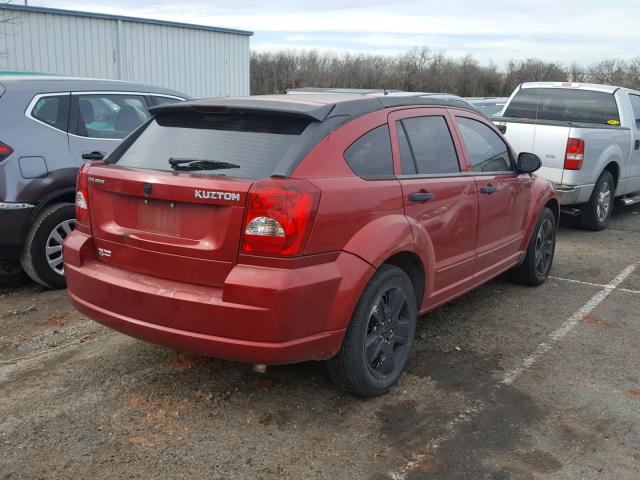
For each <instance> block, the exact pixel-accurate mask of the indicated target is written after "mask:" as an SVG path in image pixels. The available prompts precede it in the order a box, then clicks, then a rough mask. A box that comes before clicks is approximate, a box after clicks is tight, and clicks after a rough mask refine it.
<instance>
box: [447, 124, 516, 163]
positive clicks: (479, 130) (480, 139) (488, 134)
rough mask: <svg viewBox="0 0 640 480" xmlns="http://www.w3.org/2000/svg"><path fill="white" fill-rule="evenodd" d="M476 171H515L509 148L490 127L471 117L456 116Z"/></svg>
mask: <svg viewBox="0 0 640 480" xmlns="http://www.w3.org/2000/svg"><path fill="white" fill-rule="evenodd" d="M456 122H457V123H458V128H459V129H460V133H461V134H462V139H463V141H464V143H465V145H466V147H467V152H468V153H469V160H470V161H471V168H472V170H473V171H474V172H506V171H508V172H510V171H513V167H512V165H511V158H510V156H509V149H508V148H507V145H506V144H505V143H504V141H502V139H501V138H500V137H499V136H498V135H497V134H496V133H495V132H494V131H493V130H491V129H490V128H489V127H487V126H486V125H484V124H482V123H481V122H478V121H476V120H472V119H470V118H464V117H456Z"/></svg>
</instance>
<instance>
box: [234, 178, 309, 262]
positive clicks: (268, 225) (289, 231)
mask: <svg viewBox="0 0 640 480" xmlns="http://www.w3.org/2000/svg"><path fill="white" fill-rule="evenodd" d="M319 200H320V191H319V190H318V189H317V188H316V187H314V186H313V185H312V184H310V183H309V182H307V181H305V180H293V179H286V180H264V181H259V182H256V183H255V184H254V185H253V186H252V187H251V190H249V199H248V201H247V212H246V216H245V221H244V227H243V236H242V251H243V252H244V253H253V254H268V255H286V256H292V255H296V254H299V253H301V252H302V251H303V249H304V247H305V244H306V242H307V240H308V238H309V234H310V233H311V228H312V226H313V222H314V220H315V216H316V212H317V210H318V202H319Z"/></svg>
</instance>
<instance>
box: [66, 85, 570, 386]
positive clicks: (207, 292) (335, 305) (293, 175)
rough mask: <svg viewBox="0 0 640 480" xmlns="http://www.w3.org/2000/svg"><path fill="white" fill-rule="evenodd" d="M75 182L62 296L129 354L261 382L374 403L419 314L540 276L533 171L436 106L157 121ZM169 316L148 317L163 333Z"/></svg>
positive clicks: (486, 130) (236, 112)
mask: <svg viewBox="0 0 640 480" xmlns="http://www.w3.org/2000/svg"><path fill="white" fill-rule="evenodd" d="M152 112H153V113H154V118H153V120H152V121H151V122H149V123H148V124H146V126H145V127H144V128H141V129H139V130H137V131H136V133H135V134H134V135H131V136H129V137H128V138H127V139H126V140H125V141H124V142H123V144H122V145H121V147H120V148H118V150H117V152H114V154H113V155H111V156H110V157H109V158H108V159H107V160H106V161H105V162H97V163H94V164H86V165H85V166H84V167H83V168H82V170H81V171H80V173H79V175H78V194H77V201H76V208H77V215H76V216H77V222H78V224H77V228H76V230H75V231H73V232H72V233H71V235H69V237H67V239H66V240H65V242H64V249H65V268H66V271H67V276H68V283H69V288H68V290H67V292H68V295H69V297H70V298H71V301H72V303H73V305H74V306H75V307H76V308H77V309H78V310H79V311H81V312H82V313H84V314H86V315H87V316H88V317H90V318H93V319H94V320H96V321H99V322H101V323H103V324H105V325H107V326H109V327H111V328H114V329H116V330H119V331H122V332H124V333H127V334H129V335H132V336H134V337H137V338H141V339H145V340H149V341H152V342H156V343H160V344H163V345H167V346H171V347H173V348H178V349H180V350H187V351H192V352H196V353H200V354H205V355H209V356H212V357H218V358H226V359H231V360H239V361H244V362H250V363H254V364H257V367H260V368H259V369H262V367H264V365H266V364H283V363H292V362H300V361H306V360H327V368H328V371H329V374H330V376H331V378H332V379H333V380H334V381H335V382H336V384H337V385H339V386H340V387H341V388H344V389H346V390H349V391H351V392H355V393H358V394H361V395H371V396H373V395H380V394H382V393H384V392H385V391H387V390H388V389H389V388H390V387H391V386H392V385H393V384H394V383H395V382H396V381H397V380H398V378H399V376H400V374H401V372H402V371H403V369H404V366H405V363H406V361H407V358H408V356H409V352H410V349H411V345H412V342H413V337H414V333H415V328H416V321H417V316H418V314H423V313H426V312H427V311H430V310H432V309H434V308H436V307H438V306H440V305H442V304H444V303H447V302H449V301H450V300H452V299H453V298H455V297H457V296H459V295H462V294H464V293H465V292H467V291H469V290H470V289H472V288H474V287H476V286H478V285H480V284H481V283H483V282H486V281H488V280H490V279H492V278H494V277H495V276H497V275H499V274H500V273H502V272H505V271H507V270H510V269H511V270H513V275H514V277H515V278H516V279H518V280H519V281H521V282H523V283H527V284H530V285H539V284H540V283H542V282H544V281H545V280H546V278H547V276H548V274H549V271H550V269H551V264H552V261H553V254H554V248H555V231H556V226H557V222H558V217H559V207H558V202H557V196H556V193H555V190H554V188H553V185H552V184H551V182H549V181H547V180H544V179H542V178H539V177H536V176H535V175H532V174H531V173H532V172H533V171H534V170H536V169H537V168H539V166H540V159H538V158H537V157H536V156H535V155H532V154H527V153H521V154H520V155H519V157H517V158H516V157H515V155H514V154H513V152H512V150H511V148H510V147H509V145H508V143H507V142H506V141H505V140H504V138H503V137H502V135H501V134H500V132H499V131H498V130H497V128H496V127H495V126H494V125H493V124H492V123H491V122H490V121H489V119H487V118H486V117H485V116H483V115H481V114H479V113H478V112H477V111H475V110H473V109H472V108H471V107H470V106H469V105H467V104H466V103H464V102H460V101H458V100H457V99H454V98H444V97H443V96H442V95H402V96H399V95H398V96H391V95H380V96H372V95H344V94H340V95H334V94H329V95H324V96H322V95H318V94H314V95H307V96H304V95H296V96H295V97H293V96H292V95H282V96H258V97H243V98H219V99H207V100H196V101H192V102H184V103H180V104H174V105H167V106H162V107H156V108H155V109H153V110H152ZM159 312H161V313H162V314H161V315H159V314H158V313H159Z"/></svg>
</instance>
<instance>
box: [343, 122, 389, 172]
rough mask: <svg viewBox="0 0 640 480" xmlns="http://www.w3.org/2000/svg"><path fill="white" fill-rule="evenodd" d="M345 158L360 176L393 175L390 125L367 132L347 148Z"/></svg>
mask: <svg viewBox="0 0 640 480" xmlns="http://www.w3.org/2000/svg"><path fill="white" fill-rule="evenodd" d="M344 158H345V160H346V161H347V163H348V164H349V166H350V167H351V169H352V170H353V171H354V172H355V173H356V175H358V176H360V177H380V176H389V175H393V160H392V157H391V141H390V138H389V127H387V125H382V126H380V127H378V128H374V129H373V130H371V131H370V132H368V133H365V134H364V135H363V136H361V137H360V138H359V139H358V140H356V141H355V142H354V143H353V144H352V145H351V146H350V147H349V148H347V150H346V151H345V152H344Z"/></svg>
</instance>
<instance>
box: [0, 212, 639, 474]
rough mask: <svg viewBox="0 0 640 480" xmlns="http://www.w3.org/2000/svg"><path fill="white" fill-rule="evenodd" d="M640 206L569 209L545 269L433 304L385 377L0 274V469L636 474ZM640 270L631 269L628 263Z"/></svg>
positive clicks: (6, 471) (35, 471)
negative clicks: (109, 313) (394, 380)
mask: <svg viewBox="0 0 640 480" xmlns="http://www.w3.org/2000/svg"><path fill="white" fill-rule="evenodd" d="M639 260H640V208H638V207H636V208H627V209H622V210H621V209H619V211H618V212H617V213H616V215H615V218H614V220H613V223H612V225H611V228H609V229H608V230H606V231H604V232H600V233H588V232H583V231H580V230H577V229H575V228H573V227H572V226H571V225H563V227H562V228H561V231H560V238H559V244H558V251H557V257H556V263H555V266H554V269H553V271H552V275H553V278H552V279H551V280H550V281H549V282H548V283H546V284H545V285H543V286H541V287H539V288H527V287H522V286H516V285H512V284H511V283H509V282H508V281H507V280H505V279H498V280H496V281H494V282H492V283H490V284H488V285H486V286H484V287H482V288H480V289H478V290H476V291H475V292H472V293H470V294H469V295H467V296H465V297H464V298H462V299H459V300H457V301H456V302H454V303H453V304H450V305H447V306H445V307H443V308H440V309H439V310H437V311H435V312H433V313H432V314H430V315H428V316H426V317H425V318H423V319H421V320H422V321H421V323H420V324H419V327H418V338H417V341H416V344H415V347H414V352H413V356H412V358H411V361H410V365H409V368H408V372H407V373H406V374H405V375H404V376H403V378H402V380H401V382H400V384H399V385H398V386H397V387H396V388H395V389H394V390H393V392H392V393H390V394H388V395H386V396H384V397H382V398H378V399H373V400H362V399H359V398H355V397H352V396H349V395H345V394H343V393H341V392H339V391H337V390H335V389H334V388H333V387H332V386H331V384H330V383H329V382H328V381H327V379H326V378H325V376H324V372H323V367H322V365H321V364H316V363H308V364H302V365H294V366H287V367H278V368H270V369H269V370H268V372H267V373H266V374H265V375H262V376H260V375H258V374H255V373H253V371H252V369H251V367H250V366H247V365H242V364H236V363H231V362H224V361H218V360H212V359H207V358H203V357H199V356H194V355H189V354H184V353H179V352H175V351H172V350H169V349H166V348H163V347H159V346H154V345H149V344H145V343H142V342H139V341H136V340H133V339H131V338H128V337H126V336H123V335H121V334H118V333H115V332H112V331H109V330H107V329H105V328H103V327H101V326H99V325H97V324H95V323H93V322H91V321H90V320H87V319H86V318H85V317H83V316H82V315H80V314H78V313H75V312H74V311H73V310H72V308H71V306H70V304H69V302H68V301H67V298H66V296H65V293H64V292H50V291H42V290H41V289H39V288H38V287H36V286H34V285H29V286H26V287H23V288H20V289H14V290H7V291H0V325H1V330H0V392H1V395H0V450H1V452H2V455H1V456H0V478H2V479H18V478H20V479H23V478H24V479H49V478H61V479H71V478H83V479H86V478H91V479H102V478H105V479H107V478H108V479H124V478H127V479H131V478H167V479H178V478H207V479H245V478H246V479H262V478H264V479H281V478H296V479H301V478H327V479H342V478H345V479H360V478H362V479H372V480H381V479H395V480H398V479H405V478H409V479H419V478H425V479H427V478H428V479H448V480H453V479H493V480H508V479H513V480H520V479H522V480H524V479H547V478H548V479H551V478H553V479H558V478H562V479H595V478H597V479H616V480H621V479H636V480H637V479H638V478H640V415H639V412H640V265H639V264H638V263H637V262H638V261H639ZM636 267H637V268H636Z"/></svg>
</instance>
